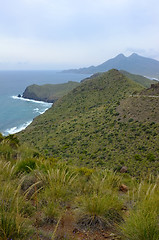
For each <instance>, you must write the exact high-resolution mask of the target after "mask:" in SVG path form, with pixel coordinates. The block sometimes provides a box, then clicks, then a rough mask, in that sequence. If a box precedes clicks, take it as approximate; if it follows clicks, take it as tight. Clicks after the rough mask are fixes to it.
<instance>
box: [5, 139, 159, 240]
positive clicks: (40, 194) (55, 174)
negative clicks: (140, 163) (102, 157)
mask: <svg viewBox="0 0 159 240" xmlns="http://www.w3.org/2000/svg"><path fill="white" fill-rule="evenodd" d="M0 137H1V142H0V158H1V161H0V181H1V183H3V184H1V186H0V199H1V202H0V205H1V206H0V239H3V240H11V239H12V240H13V239H14V240H16V239H17V240H21V239H23V240H31V239H39V240H51V239H70V240H71V239H75V240H76V239H101V240H102V239H103V240H104V239H105V238H106V237H108V238H109V239H112V240H113V239H121V240H124V239H131V240H142V239H149V240H157V239H159V224H158V223H159V222H158V215H159V211H158V210H159V184H158V177H157V176H156V177H154V176H152V175H147V176H146V177H145V178H144V179H143V178H139V177H138V178H137V179H136V178H132V177H130V175H128V174H127V173H117V172H115V171H113V170H108V169H104V170H102V169H101V168H96V169H91V168H86V167H80V168H79V167H75V166H73V165H70V164H67V163H64V161H60V160H58V159H56V158H53V157H52V158H46V157H44V156H42V155H41V154H39V153H38V152H37V151H35V150H34V149H30V148H29V147H27V146H26V145H20V144H18V145H17V144H16V147H15V145H14V144H13V143H17V142H18V139H17V138H16V137H15V136H14V135H10V136H8V137H3V136H2V135H1V136H0ZM3 145H5V149H4V148H3ZM11 145H12V148H10V146H11ZM7 149H8V152H10V155H9V158H8V155H6V150H7ZM15 156H16V157H15ZM28 159H31V161H29V160H28ZM30 162H31V163H30ZM33 162H36V167H35V165H34V164H32V163H33ZM24 166H25V167H24ZM28 169H29V171H28ZM125 184H126V187H127V190H126V191H122V189H121V186H122V185H124V186H125Z"/></svg>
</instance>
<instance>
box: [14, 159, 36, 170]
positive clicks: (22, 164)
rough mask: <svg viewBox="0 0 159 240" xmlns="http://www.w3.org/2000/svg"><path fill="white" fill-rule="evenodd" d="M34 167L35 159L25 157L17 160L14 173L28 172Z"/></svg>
mask: <svg viewBox="0 0 159 240" xmlns="http://www.w3.org/2000/svg"><path fill="white" fill-rule="evenodd" d="M34 169H36V160H35V159H26V160H22V161H19V162H17V164H16V173H20V172H21V173H22V172H26V173H29V172H31V171H32V170H34Z"/></svg>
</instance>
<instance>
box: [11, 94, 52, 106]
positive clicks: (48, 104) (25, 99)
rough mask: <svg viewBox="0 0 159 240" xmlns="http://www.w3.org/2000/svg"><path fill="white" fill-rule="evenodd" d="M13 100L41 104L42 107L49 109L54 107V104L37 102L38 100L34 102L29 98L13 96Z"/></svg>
mask: <svg viewBox="0 0 159 240" xmlns="http://www.w3.org/2000/svg"><path fill="white" fill-rule="evenodd" d="M12 98H13V99H15V100H22V101H26V102H33V103H40V104H42V105H46V106H48V108H49V107H51V106H52V103H48V102H43V101H37V100H33V99H28V98H23V97H17V96H12Z"/></svg>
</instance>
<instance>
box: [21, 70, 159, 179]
mask: <svg viewBox="0 0 159 240" xmlns="http://www.w3.org/2000/svg"><path fill="white" fill-rule="evenodd" d="M142 89H143V87H142V86H141V85H139V84H137V83H135V82H133V81H131V80H130V79H128V78H127V77H125V76H124V75H123V74H122V73H120V72H119V71H117V70H110V71H108V72H107V73H103V74H100V75H98V76H96V77H94V78H92V79H90V80H88V81H84V82H82V83H81V85H80V86H78V87H77V88H75V89H74V90H72V91H71V92H70V93H69V94H67V95H66V96H64V97H63V98H61V99H60V100H58V101H57V102H56V103H55V104H54V106H53V107H52V108H50V109H49V110H48V111H46V113H45V114H43V115H41V116H39V117H37V118H35V120H34V121H33V123H32V124H31V125H30V126H29V127H28V128H27V129H26V130H25V131H22V132H21V133H19V134H18V136H19V138H20V140H21V141H26V142H28V143H30V144H33V145H34V146H35V147H36V148H37V149H39V150H40V151H41V152H43V153H44V154H45V155H46V156H54V157H58V158H62V159H65V160H66V161H68V162H71V163H73V164H76V165H87V166H92V167H93V166H94V167H95V166H102V167H106V166H107V167H109V168H113V169H119V168H120V167H121V166H122V165H126V166H128V169H129V172H130V173H131V174H133V175H134V174H135V175H136V174H137V175H138V174H140V173H141V172H145V171H148V169H151V171H154V172H155V171H157V169H158V167H159V162H158V157H159V149H158V147H157V146H159V136H158V132H159V124H158V123H154V122H153V120H151V111H150V112H149V114H150V116H149V121H144V120H145V119H144V116H143V118H142V121H141V122H140V120H137V121H135V120H134V119H132V118H127V121H123V120H122V117H120V115H119V114H120V113H119V112H118V111H117V107H118V106H119V105H120V101H122V100H124V99H126V98H129V96H130V95H132V93H134V92H135V93H137V92H140V91H141V90H142ZM143 104H144V102H143Z"/></svg>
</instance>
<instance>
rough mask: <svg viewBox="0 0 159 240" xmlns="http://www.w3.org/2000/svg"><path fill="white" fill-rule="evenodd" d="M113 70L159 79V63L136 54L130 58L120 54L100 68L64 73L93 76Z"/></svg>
mask: <svg viewBox="0 0 159 240" xmlns="http://www.w3.org/2000/svg"><path fill="white" fill-rule="evenodd" d="M112 68H115V69H118V70H125V71H128V72H130V73H133V74H140V75H143V76H147V77H151V78H157V79H159V61H157V60H155V59H151V58H146V57H143V56H140V55H138V54H136V53H133V54H132V55H130V56H129V57H126V56H124V54H119V55H117V56H116V57H114V58H112V59H109V60H107V61H106V62H104V63H102V64H100V65H98V66H90V67H88V68H80V69H70V70H66V71H64V72H73V73H83V74H93V73H97V72H105V71H108V70H110V69H112Z"/></svg>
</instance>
